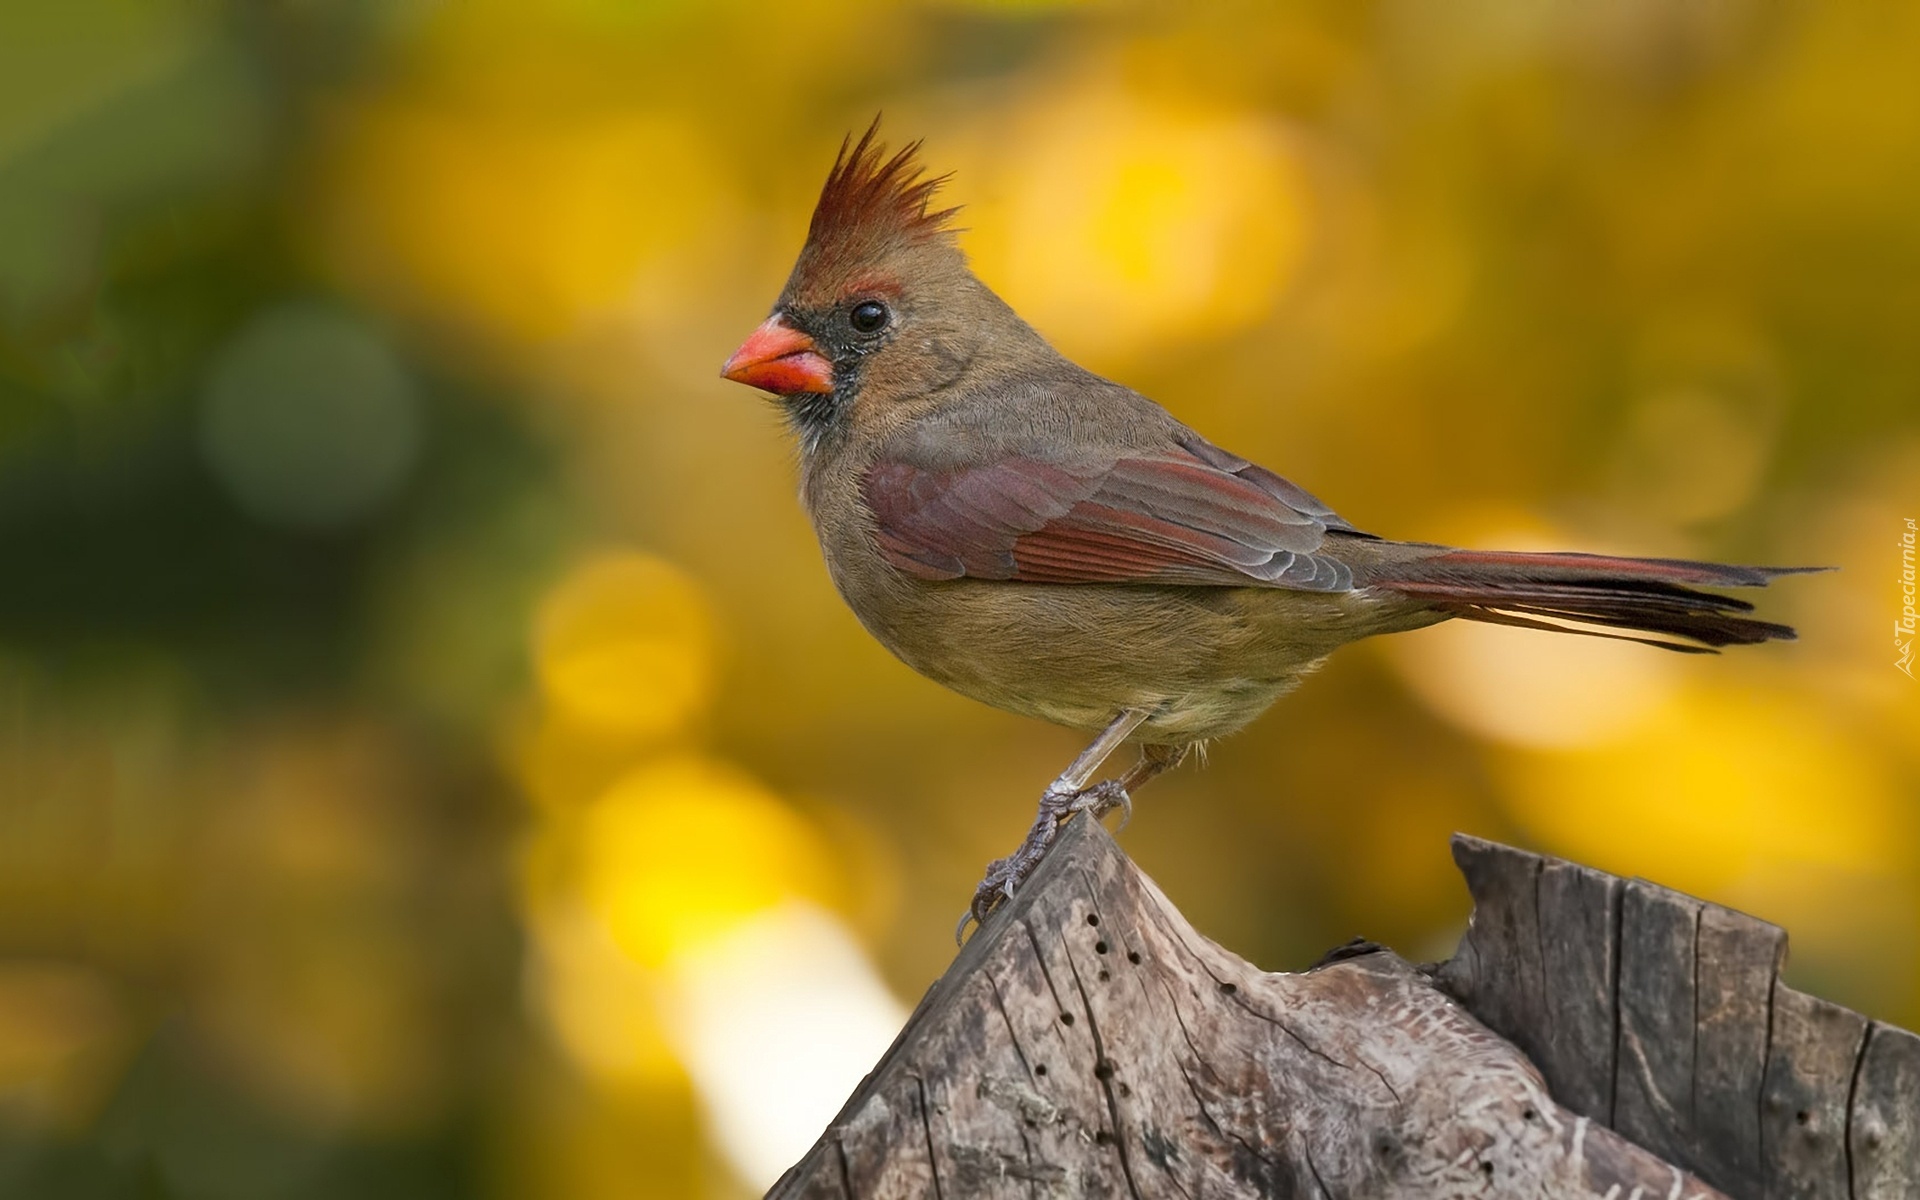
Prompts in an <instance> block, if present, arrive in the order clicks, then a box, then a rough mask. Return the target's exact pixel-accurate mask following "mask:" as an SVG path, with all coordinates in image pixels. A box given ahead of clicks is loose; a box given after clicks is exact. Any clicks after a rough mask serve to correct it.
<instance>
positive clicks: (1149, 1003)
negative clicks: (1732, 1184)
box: [770, 819, 1725, 1200]
mask: <svg viewBox="0 0 1920 1200" xmlns="http://www.w3.org/2000/svg"><path fill="white" fill-rule="evenodd" d="M1512 853H1515V854H1517V853H1518V852H1512ZM1528 857H1530V856H1528ZM1510 865H1513V866H1515V867H1518V866H1523V865H1524V864H1522V863H1521V862H1520V860H1518V859H1516V860H1513V863H1512V864H1510ZM1541 865H1542V864H1541V863H1540V861H1539V860H1535V863H1534V870H1533V872H1532V876H1533V879H1534V881H1535V882H1536V883H1537V882H1538V881H1539V879H1540V878H1542V875H1541V872H1540V870H1539V868H1540V867H1541ZM1549 890H1551V891H1554V892H1555V894H1556V895H1562V894H1564V897H1571V898H1572V899H1568V900H1567V904H1568V906H1569V907H1571V908H1575V909H1578V911H1579V913H1580V914H1581V915H1582V919H1590V917H1591V914H1590V913H1588V912H1587V910H1586V909H1585V908H1583V907H1580V905H1579V904H1577V903H1575V901H1576V900H1579V899H1580V898H1585V897H1591V896H1598V897H1600V898H1602V900H1604V898H1605V896H1606V895H1607V893H1608V889H1607V887H1606V886H1604V883H1603V880H1602V879H1601V878H1595V877H1588V876H1582V875H1579V874H1578V873H1573V874H1567V873H1564V872H1563V873H1562V878H1560V879H1559V880H1558V882H1556V883H1555V884H1554V885H1552V887H1551V888H1550V889H1549ZM1503 915H1504V916H1505V917H1506V918H1510V919H1509V920H1508V921H1507V924H1506V925H1504V926H1502V932H1501V934H1500V939H1499V941H1498V945H1499V946H1500V947H1503V948H1510V949H1503V950H1501V951H1499V952H1501V953H1512V954H1515V955H1521V956H1524V955H1525V954H1526V952H1527V950H1526V948H1527V947H1528V946H1529V945H1530V946H1531V947H1532V955H1533V957H1532V959H1531V960H1530V961H1531V962H1532V963H1533V964H1535V966H1534V967H1533V969H1532V973H1531V982H1528V981H1527V980H1526V979H1525V978H1523V976H1524V974H1525V973H1524V972H1522V971H1514V972H1510V973H1509V974H1510V975H1511V976H1512V977H1513V978H1514V979H1515V981H1516V983H1517V984H1518V985H1519V986H1518V987H1517V988H1516V989H1515V992H1514V994H1513V995H1512V996H1506V997H1504V999H1503V1000H1502V1003H1504V1004H1506V1008H1505V1010H1504V1011H1505V1012H1507V1013H1509V1014H1515V1013H1517V1014H1521V1015H1522V1016H1523V1017H1525V1019H1528V1020H1536V1021H1541V1022H1544V1021H1546V1020H1548V1019H1549V1017H1548V1014H1549V1013H1552V1012H1559V1013H1563V1014H1572V1015H1574V1016H1575V1018H1576V1020H1577V1021H1579V1022H1583V1023H1584V1024H1582V1025H1581V1030H1582V1032H1581V1033H1580V1035H1579V1036H1580V1037H1581V1038H1584V1039H1586V1040H1585V1041H1584V1042H1580V1043H1576V1044H1577V1045H1585V1044H1588V1043H1590V1042H1592V1041H1593V1040H1594V1039H1595V1038H1596V1037H1597V1036H1598V1035H1597V1031H1598V1030H1599V1029H1600V1028H1601V1022H1602V1021H1603V1019H1604V1017H1603V1014H1601V1013H1600V1012H1599V1011H1597V1008H1596V1006H1597V1005H1598V1003H1599V994H1600V990H1599V989H1598V988H1597V986H1596V981H1597V980H1598V978H1599V977H1600V974H1601V973H1604V959H1602V960H1601V961H1599V962H1598V963H1595V962H1587V963H1586V964H1585V966H1584V967H1583V968H1582V970H1583V971H1584V976H1579V975H1578V974H1576V976H1575V977H1576V978H1584V979H1585V983H1584V984H1583V985H1582V986H1584V987H1585V989H1586V990H1585V992H1584V993H1582V994H1581V995H1579V996H1573V997H1560V998H1558V999H1556V1000H1554V1001H1552V1002H1549V1000H1548V999H1547V997H1548V996H1549V995H1553V994H1557V991H1558V989H1557V988H1556V987H1553V986H1550V980H1549V979H1548V977H1547V976H1546V975H1545V974H1544V963H1545V962H1546V961H1547V959H1548V957H1552V958H1554V960H1555V961H1560V960H1564V959H1566V958H1568V956H1570V955H1573V954H1574V949H1575V948H1574V946H1573V945H1572V944H1571V943H1569V944H1567V945H1562V946H1559V947H1558V948H1556V949H1554V950H1553V951H1551V953H1550V954H1548V953H1547V952H1545V951H1543V949H1542V947H1543V942H1542V941H1541V940H1540V938H1539V936H1538V922H1537V920H1536V921H1535V922H1534V924H1533V925H1532V927H1531V928H1532V929H1533V931H1534V932H1533V934H1532V935H1531V936H1530V935H1529V934H1528V932H1527V931H1528V929H1529V926H1528V924H1527V922H1526V920H1525V919H1524V918H1522V917H1520V916H1519V915H1518V914H1517V913H1507V914H1503ZM1490 924H1491V922H1480V921H1479V920H1478V919H1476V931H1477V932H1484V930H1485V929H1487V928H1488V927H1489V925H1490ZM1569 928H1571V927H1569ZM1493 945H1494V942H1493V940H1492V939H1485V940H1483V941H1482V942H1481V943H1480V944H1478V945H1476V946H1469V947H1463V953H1472V954H1476V955H1480V956H1481V958H1480V962H1481V964H1482V967H1483V969H1484V970H1483V973H1482V975H1474V974H1472V973H1466V974H1468V975H1469V976H1471V977H1472V978H1476V979H1478V978H1482V977H1483V974H1484V972H1485V971H1491V970H1493V969H1494V968H1495V967H1497V966H1498V964H1497V963H1495V962H1494V961H1493V959H1492V958H1491V957H1489V956H1490V955H1491V954H1493V953H1495V952H1496V951H1494V950H1493V949H1490V948H1489V947H1491V946H1493ZM1359 950H1360V951H1362V952H1358V953H1353V954H1352V955H1351V956H1349V957H1342V958H1339V959H1337V960H1336V961H1333V962H1331V963H1329V964H1328V965H1325V966H1323V967H1320V968H1317V969H1314V970H1312V971H1308V972H1304V973H1299V974H1269V973H1266V972H1262V971H1260V970H1259V969H1258V968H1256V967H1254V966H1252V965H1251V964H1249V963H1247V962H1244V961H1243V960H1241V959H1239V958H1237V957H1235V956H1233V955H1232V954H1230V953H1228V952H1227V951H1225V950H1223V949H1221V948H1220V947H1219V946H1216V945H1214V944H1213V943H1212V942H1209V941H1207V940H1206V939H1205V938H1203V937H1201V936H1200V935H1199V934H1198V933H1196V932H1195V931H1194V930H1193V928H1192V927H1191V926H1189V925H1188V924H1187V922H1186V921H1185V919H1184V918H1182V917H1181V915H1180V914H1179V912H1178V911H1177V910H1175V909H1174V907H1173V906H1172V905H1171V904H1170V903H1169V902H1168V901H1167V899H1166V897H1165V896H1163V895H1162V894H1161V893H1160V891H1159V890H1158V889H1157V888H1156V887H1155V886H1154V885H1153V884H1152V882H1151V881H1149V880H1148V879H1146V878H1145V877H1144V876H1142V875H1141V874H1140V873H1139V872H1138V871H1137V870H1136V869H1135V868H1134V867H1133V866H1132V864H1131V863H1130V862H1128V861H1127V859H1126V858H1125V856H1124V855H1122V854H1121V853H1120V852H1119V850H1118V848H1117V847H1116V846H1115V845H1114V844H1113V841H1112V839H1111V838H1110V837H1109V836H1108V835H1107V833H1106V832H1105V830H1103V829H1101V828H1100V827H1099V825H1097V824H1096V823H1094V822H1092V821H1090V820H1085V819H1078V820H1075V821H1074V822H1072V823H1071V824H1070V825H1069V826H1068V827H1067V829H1066V830H1065V831H1063V833H1062V834H1061V837H1060V839H1059V841H1058V842H1057V843H1056V845H1055V847H1054V849H1053V851H1052V852H1051V853H1050V854H1049V855H1048V857H1047V859H1046V861H1045V862H1044V863H1043V864H1042V866H1041V867H1040V868H1039V870H1038V871H1036V873H1035V874H1034V876H1033V878H1032V879H1030V880H1029V881H1028V883H1027V884H1026V886H1025V887H1023V888H1022V890H1021V892H1020V894H1019V895H1018V896H1017V897H1016V898H1015V899H1014V900H1013V901H1011V902H1010V903H1009V904H1008V905H1006V907H1005V908H1004V910H1003V911H1002V912H1000V913H998V914H996V915H995V916H994V917H993V918H992V919H991V920H990V921H989V922H988V923H987V925H986V927H985V928H984V929H982V930H981V931H980V932H979V933H978V934H977V935H976V936H975V938H974V939H973V941H972V942H970V943H969V944H968V945H967V947H966V949H965V950H964V951H963V952H962V953H961V955H960V957H959V958H958V959H957V960H956V961H955V963H954V965H953V967H952V969H950V970H949V971H948V972H947V974H946V975H945V976H944V977H943V978H942V979H941V980H940V981H939V982H937V983H936V984H935V985H934V986H933V988H932V989H931V990H930V991H929V992H928V994H927V996H926V998H925V999H924V1000H923V1001H922V1003H921V1005H920V1007H919V1008H918V1009H917V1010H916V1011H915V1013H914V1015H913V1017H912V1018H911V1019H910V1020H909V1022H908V1024H907V1027H906V1028H905V1029H904V1030H903V1031H902V1033H901V1035H900V1038H899V1039H898V1041H897V1042H896V1043H895V1044H894V1046H893V1048H892V1049H891V1050H890V1051H889V1052H888V1053H887V1055H886V1057H885V1058H884V1059H883V1060H882V1061H881V1063H880V1064H879V1065H878V1066H877V1067H876V1068H875V1070H874V1072H873V1073H872V1074H871V1075H869V1076H868V1078H867V1079H866V1080H865V1081H864V1082H863V1083H862V1084H861V1086H860V1088H859V1090H858V1091H856V1092H855V1094H854V1096H853V1097H852V1099H851V1100H849V1101H848V1103H847V1105H846V1108H845V1109H844V1110H843V1111H842V1112H841V1114H840V1116H839V1117H838V1118H836V1119H835V1121H834V1123H833V1124H832V1126H831V1127H829V1129H828V1130H827V1131H826V1133H825V1134H824V1135H823V1136H822V1138H821V1140H820V1141H819V1143H818V1144H816V1145H815V1147H814V1148H813V1150H812V1151H811V1152H809V1153H808V1155H807V1156H806V1157H805V1158H804V1159H803V1160H802V1161H801V1162H800V1163H798V1164H796V1166H795V1167H794V1168H793V1169H792V1170H791V1171H790V1172H789V1173H788V1174H787V1176H786V1177H785V1178H784V1179H783V1180H782V1181H781V1182H780V1183H779V1184H778V1185H776V1186H775V1188H774V1189H773V1191H772V1193H770V1194H771V1195H772V1196H775V1197H783V1198H785V1197H848V1198H851V1197H859V1198H860V1200H872V1198H891V1197H923V1196H927V1197H934V1198H936V1200H953V1198H956V1197H976V1196H980V1197H1001V1196H1006V1197H1029V1198H1031V1197H1040V1196H1061V1197H1104V1196H1115V1197H1117V1196H1132V1197H1185V1198H1189V1200H1197V1198H1200V1197H1206V1198H1208V1200H1213V1198H1237V1197H1303V1198H1304V1197H1341V1198H1346V1197H1381V1198H1406V1200H1412V1198H1414V1197H1420V1198H1422V1200H1427V1198H1438V1200H1445V1198H1448V1197H1465V1196H1475V1197H1486V1198H1490V1200H1502V1198H1505V1197H1516V1198H1517V1197H1523V1196H1524V1197H1568V1198H1580V1197H1593V1198H1594V1200H1603V1198H1607V1197H1612V1198H1615V1200H1623V1198H1625V1197H1628V1196H1634V1195H1637V1196H1640V1197H1643V1198H1650V1197H1663V1198H1664V1197H1671V1198H1674V1200H1718V1198H1719V1197H1722V1196H1724V1195H1725V1193H1723V1192H1721V1191H1718V1190H1716V1189H1714V1188H1712V1187H1711V1186H1710V1185H1708V1184H1706V1183H1704V1182H1702V1181H1701V1180H1700V1179H1698V1178H1696V1177H1695V1176H1693V1175H1691V1174H1688V1173H1687V1172H1685V1171H1683V1170H1681V1169H1679V1168H1677V1167H1674V1166H1670V1165H1668V1164H1667V1163H1665V1162H1663V1161H1661V1160H1660V1159H1659V1158H1658V1157H1657V1156H1655V1155H1653V1154H1651V1153H1649V1152H1648V1151H1646V1150H1644V1149H1642V1148H1640V1147H1637V1146H1635V1145H1633V1144H1632V1143H1630V1142H1629V1141H1627V1140H1626V1139H1624V1138H1622V1137H1620V1136H1619V1135H1617V1134H1615V1133H1613V1132H1612V1131H1611V1130H1609V1129H1607V1128H1606V1127H1605V1126H1604V1125H1603V1124H1602V1123H1601V1122H1600V1121H1598V1120H1596V1119H1595V1118H1593V1117H1592V1116H1588V1115H1583V1114H1580V1113H1576V1112H1573V1111H1570V1110H1569V1109H1567V1108H1566V1107H1563V1106H1562V1105H1561V1104H1559V1103H1556V1101H1555V1099H1554V1097H1553V1096H1552V1095H1551V1094H1549V1091H1548V1088H1547V1085H1546V1084H1545V1082H1544V1081H1543V1080H1542V1077H1541V1075H1540V1073H1539V1072H1538V1071H1537V1070H1535V1068H1534V1067H1533V1065H1532V1064H1530V1063H1529V1062H1528V1061H1527V1059H1526V1057H1525V1056H1524V1055H1522V1054H1521V1053H1520V1051H1519V1050H1518V1049H1516V1048H1515V1046H1514V1045H1513V1044H1512V1043H1510V1042H1508V1041H1507V1040H1505V1039H1503V1038H1502V1037H1500V1036H1498V1035H1496V1034H1495V1033H1494V1032H1492V1031H1491V1030H1490V1029H1488V1028H1487V1026H1486V1025H1484V1024H1482V1023H1481V1021H1480V1020H1478V1019H1476V1018H1475V1017H1474V1015H1473V1014H1472V1013H1470V1012H1469V1011H1468V1010H1467V1007H1466V1006H1465V1005H1463V1004H1462V1003H1461V1002H1459V1001H1457V1000H1455V999H1453V998H1451V997H1449V996H1448V995H1447V994H1445V993H1444V992H1443V991H1441V990H1440V989H1439V988H1437V987H1436V986H1434V982H1433V980H1432V979H1431V978H1429V976H1428V975H1426V974H1424V973H1422V972H1421V971H1418V970H1416V969H1414V968H1413V967H1411V966H1409V965H1408V964H1406V963H1405V962H1403V961H1401V960H1400V959H1399V958H1398V957H1396V956H1394V955H1393V954H1391V953H1390V952H1387V951H1384V950H1373V951H1371V952H1364V951H1365V950H1366V948H1364V947H1362V948H1359ZM1483 994H1484V995H1487V996H1492V995H1495V994H1496V993H1495V991H1494V990H1493V989H1483ZM1539 1028H1541V1026H1536V1043H1540V1042H1541V1039H1540V1038H1539V1037H1538V1036H1537V1031H1538V1029H1539ZM1574 1056H1575V1052H1574V1051H1569V1052H1568V1054H1567V1057H1568V1058H1570V1059H1571V1058H1572V1057H1574Z"/></svg>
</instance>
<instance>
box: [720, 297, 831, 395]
mask: <svg viewBox="0 0 1920 1200" xmlns="http://www.w3.org/2000/svg"><path fill="white" fill-rule="evenodd" d="M720 375H721V377H722V378H725V379H731V380H733V381H734V382H735V383H744V384H746V385H748V386H749V387H757V388H760V389H761V390H762V391H768V392H772V393H774V394H775V395H778V396H791V395H793V394H794V393H796V392H831V391H832V390H833V364H832V363H830V362H828V361H827V360H826V359H825V358H824V357H823V356H822V355H821V354H820V352H819V351H818V350H816V349H815V348H814V345H813V339H812V338H810V337H808V336H807V335H806V334H804V333H801V332H800V331H799V330H797V329H795V328H793V327H792V326H791V325H788V324H787V323H786V322H784V321H782V320H781V319H780V318H779V317H777V316H774V317H768V318H767V319H766V321H765V323H763V324H762V325H761V326H760V328H758V329H756V330H754V331H753V332H752V333H751V334H749V335H748V336H747V340H746V341H744V342H741V343H740V348H739V349H738V350H735V351H734V352H733V357H732V358H729V359H728V360H727V365H726V366H724V367H722V368H720Z"/></svg>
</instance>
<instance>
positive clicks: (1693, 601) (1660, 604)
mask: <svg viewBox="0 0 1920 1200" xmlns="http://www.w3.org/2000/svg"><path fill="white" fill-rule="evenodd" d="M1395 557H1398V556H1395ZM1828 569H1829V568H1826V567H1730V566H1723V565H1721V564H1720V563H1708V562H1693V561H1690V560H1687V559H1679V558H1614V557H1611V556H1609V555H1604V554H1530V553H1526V552H1502V551H1483V550H1450V549H1446V548H1444V547H1434V548H1433V552H1432V553H1429V554H1423V555H1419V556H1416V557H1408V558H1402V559H1400V560H1399V561H1397V562H1383V563H1381V564H1379V566H1378V567H1377V568H1376V569H1375V570H1374V571H1370V572H1368V573H1367V575H1368V578H1367V579H1366V583H1367V584H1368V585H1370V586H1374V587H1385V588H1391V589H1392V590H1394V591H1396V592H1400V593H1402V594H1403V595H1406V596H1411V597H1413V598H1415V599H1418V600H1424V601H1426V602H1427V603H1428V604H1430V605H1431V606H1432V607H1433V608H1434V609H1436V610H1438V611H1441V612H1445V613H1447V614H1449V615H1451V616H1456V617H1464V618H1466V619H1467V620H1470V621H1487V622H1490V623H1492V624H1496V625H1518V626H1521V627H1523V628H1527V629H1551V630H1555V631H1557V632H1561V633H1584V634H1587V635H1589V636H1593V637H1611V638H1619V639H1621V640H1624V641H1630V642H1642V643H1644V644H1646V645H1649V646H1658V647H1660V648H1661V649H1663V650H1677V651H1680V652H1682V653H1686V654H1713V653H1716V651H1715V650H1714V649H1713V647H1717V646H1736V645H1751V644H1753V643H1755V642H1765V641H1771V640H1774V639H1779V640H1782V641H1791V640H1792V639H1793V636H1794V633H1793V628H1792V627H1791V626H1788V625H1778V624H1775V623H1774V622H1772V621H1761V620H1757V619H1755V618H1753V617H1749V616H1746V615H1744V614H1746V613H1750V612H1752V611H1753V605H1751V604H1749V603H1747V602H1746V601H1745V600H1736V599H1734V598H1733V597H1731V596H1721V595H1717V594H1715V593H1713V592H1703V591H1699V590H1697V589H1698V588H1701V587H1716V588H1727V587H1765V586H1766V585H1767V584H1768V583H1770V582H1771V581H1773V580H1774V579H1776V578H1778V577H1779V576H1781V575H1798V574H1802V573H1805V572H1808V571H1824V570H1828ZM1561 622H1573V624H1562V623H1561ZM1593 625H1599V626H1605V627H1608V628H1613V629H1631V630H1634V631H1635V632H1638V633H1649V634H1663V635H1666V636H1665V637H1633V636H1631V635H1628V634H1618V633H1605V632H1602V631H1601V630H1599V629H1591V628H1582V626H1593ZM1669 637H1670V638H1681V639H1684V640H1683V641H1668V640H1667V638H1669Z"/></svg>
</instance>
